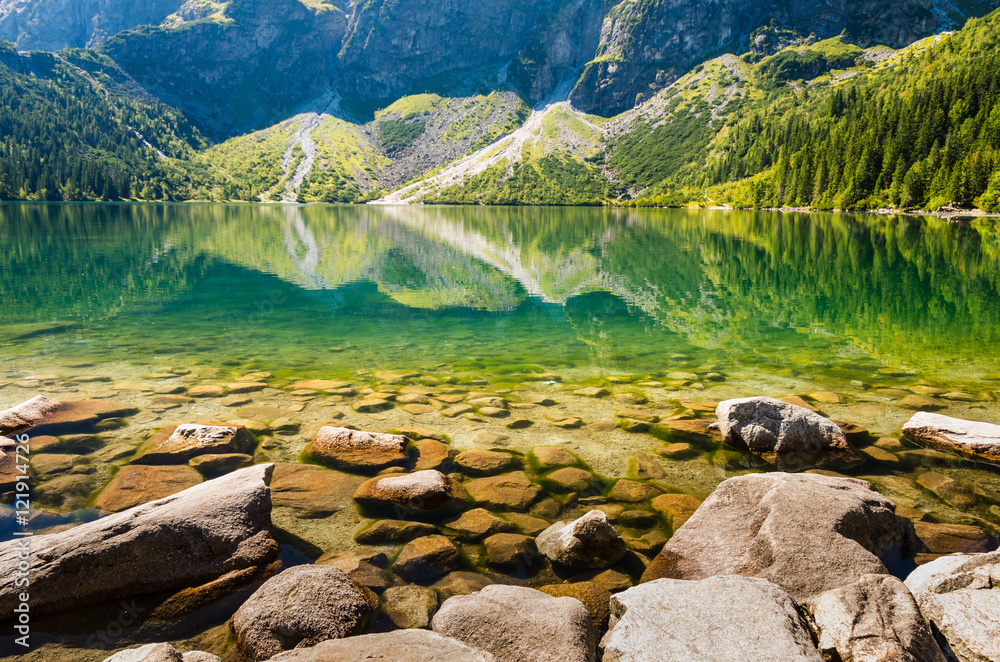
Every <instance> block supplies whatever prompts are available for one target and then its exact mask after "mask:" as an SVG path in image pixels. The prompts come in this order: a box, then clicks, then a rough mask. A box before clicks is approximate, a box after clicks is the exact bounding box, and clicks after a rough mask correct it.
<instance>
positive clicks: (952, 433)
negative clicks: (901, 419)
mask: <svg viewBox="0 0 1000 662" xmlns="http://www.w3.org/2000/svg"><path fill="white" fill-rule="evenodd" d="M903 434H905V435H906V436H907V437H909V438H910V439H912V440H914V441H916V442H917V443H921V444H924V445H927V446H932V447H934V448H937V449H938V450H942V451H945V452H948V453H955V454H956V455H961V456H962V457H966V458H969V459H970V460H975V461H976V462H985V463H987V464H992V465H995V466H1000V425H994V424H992V423H982V422H980V421H966V420H963V419H961V418H951V417H950V416H943V415H941V414H931V413H928V412H923V411H922V412H917V413H916V414H914V415H913V417H912V418H910V420H908V421H907V422H906V423H904V424H903Z"/></svg>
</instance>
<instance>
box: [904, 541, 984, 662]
mask: <svg viewBox="0 0 1000 662" xmlns="http://www.w3.org/2000/svg"><path fill="white" fill-rule="evenodd" d="M906 586H907V588H909V589H910V591H912V592H913V595H914V597H916V599H917V604H919V605H920V611H922V612H923V614H924V616H925V617H926V618H927V619H929V620H930V621H931V623H932V624H933V625H934V628H935V630H937V631H938V632H939V633H940V635H939V637H941V638H943V639H944V640H946V642H947V649H946V650H948V651H949V652H950V654H951V655H952V656H954V658H955V659H957V660H959V662H972V661H975V662H980V661H982V660H1000V550H998V551H996V552H990V553H989V554H970V555H966V554H954V555H952V556H942V557H941V558H938V559H935V560H933V561H931V562H930V563H927V564H925V565H922V566H920V567H919V568H917V569H916V570H914V571H913V572H912V573H910V576H909V577H907V578H906ZM939 641H940V639H939Z"/></svg>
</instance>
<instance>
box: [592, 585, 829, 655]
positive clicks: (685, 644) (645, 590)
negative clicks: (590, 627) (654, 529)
mask: <svg viewBox="0 0 1000 662" xmlns="http://www.w3.org/2000/svg"><path fill="white" fill-rule="evenodd" d="M601 648H603V649H604V661H605V662H677V661H678V660H684V662H744V661H746V660H773V661H774V662H778V661H779V660H780V661H781V662H822V661H823V656H822V655H820V654H819V651H818V650H816V647H815V646H814V645H813V642H812V637H811V636H810V634H809V630H808V629H807V628H806V625H805V623H803V621H802V617H801V616H800V615H799V613H798V609H797V605H796V604H795V602H794V601H793V600H792V599H791V598H790V597H789V596H788V594H787V593H785V592H784V591H783V590H781V588H780V587H778V586H776V585H775V584H772V583H771V582H769V581H766V580H764V579H759V578H756V577H711V578H709V579H704V580H701V581H697V582H688V581H678V580H675V579H659V580H657V581H655V582H650V583H648V584H642V585H640V586H635V587H633V588H630V589H628V590H626V591H623V592H622V593H617V594H615V595H613V596H612V597H611V629H610V630H609V631H608V633H607V634H606V635H605V636H604V639H603V640H602V641H601Z"/></svg>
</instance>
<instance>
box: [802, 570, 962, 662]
mask: <svg viewBox="0 0 1000 662" xmlns="http://www.w3.org/2000/svg"><path fill="white" fill-rule="evenodd" d="M806 607H807V609H808V610H809V612H810V614H811V615H812V618H813V622H814V623H815V624H816V627H817V629H818V630H819V648H820V650H821V651H822V652H823V653H824V654H825V655H827V656H829V657H830V659H836V658H835V657H833V656H834V655H837V656H839V658H840V660H842V661H843V662H866V661H868V660H894V661H898V662H945V658H944V655H943V654H942V653H941V649H940V648H938V645H937V643H935V641H934V636H933V635H932V634H931V631H930V629H929V628H928V627H927V623H926V622H925V621H924V617H923V615H921V613H920V608H919V607H918V606H917V602H916V600H914V599H913V595H912V594H911V593H910V591H909V589H907V588H906V586H905V585H904V584H903V582H901V581H900V580H898V579H896V578H895V577H891V576H888V575H866V576H864V577H862V578H861V579H859V580H858V581H856V582H854V583H852V584H848V585H847V586H842V587H840V588H836V589H833V590H832V591H827V592H826V593H823V594H821V595H819V596H817V597H816V598H815V599H813V600H811V601H809V602H807V603H806Z"/></svg>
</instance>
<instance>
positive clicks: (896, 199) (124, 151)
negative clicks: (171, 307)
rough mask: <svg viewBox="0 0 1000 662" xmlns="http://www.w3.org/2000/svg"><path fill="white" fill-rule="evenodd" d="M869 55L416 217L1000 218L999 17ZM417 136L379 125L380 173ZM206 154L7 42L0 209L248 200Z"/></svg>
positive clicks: (403, 127)
mask: <svg viewBox="0 0 1000 662" xmlns="http://www.w3.org/2000/svg"><path fill="white" fill-rule="evenodd" d="M862 53H863V51H862V50H861V49H860V48H858V47H856V46H852V45H850V44H845V43H842V42H840V41H839V40H836V39H832V40H827V41H825V42H820V43H817V44H815V46H807V47H802V48H787V49H784V50H782V51H780V52H778V53H776V54H774V55H771V56H769V57H764V56H751V55H749V54H748V55H745V56H743V58H742V62H743V65H745V66H744V70H745V71H746V72H747V73H746V74H745V76H744V79H740V80H737V79H736V78H729V74H722V78H720V79H719V80H718V85H719V87H720V89H721V88H723V87H726V86H731V87H732V86H735V87H733V89H739V90H741V93H740V94H738V95H735V96H732V97H730V98H728V99H726V100H725V101H723V100H720V99H719V98H715V99H714V100H712V99H710V98H707V97H706V98H701V97H695V98H690V97H689V98H686V99H682V98H681V96H680V95H677V96H675V97H673V98H670V100H669V102H668V103H667V104H666V106H665V108H664V110H663V111H662V113H663V118H664V119H660V118H657V117H655V116H649V115H646V116H644V118H643V119H642V120H640V121H637V122H636V123H635V124H634V125H632V126H631V128H630V129H629V130H628V131H626V132H625V133H624V134H620V135H617V136H616V137H614V138H611V139H609V140H608V141H607V142H606V144H605V145H604V148H605V153H604V155H603V156H602V155H601V154H600V153H598V155H597V156H596V157H588V158H587V159H586V160H579V159H574V158H569V157H568V156H560V155H559V154H560V152H558V151H557V152H555V153H553V154H550V155H548V156H545V157H544V158H542V159H540V160H535V161H526V162H524V163H513V164H505V165H504V166H502V167H500V166H493V167H491V168H489V169H487V170H486V171H485V172H483V173H481V174H480V175H477V176H475V177H472V178H471V179H469V180H468V181H466V182H464V183H463V184H462V185H453V186H449V187H448V188H446V189H444V190H441V191H438V192H436V193H434V194H433V195H432V197H430V198H428V199H427V200H426V201H427V202H438V203H452V204H526V205H537V204H564V205H565V204H569V205H573V204H627V205H637V206H679V205H683V204H691V203H695V204H723V203H724V204H729V205H733V206H739V207H778V206H789V207H813V208H819V209H874V208H882V207H892V208H903V209H931V210H933V209H938V208H941V207H943V206H948V205H955V206H959V207H978V208H981V209H985V210H989V211H1000V103H998V98H1000V13H998V12H994V13H993V14H991V15H989V16H987V17H985V18H982V19H973V20H972V21H970V22H969V23H968V24H967V25H966V26H965V27H964V28H963V29H962V30H960V31H957V32H955V33H953V34H950V35H943V36H941V37H940V38H938V39H936V40H934V43H930V42H928V43H927V44H922V45H920V46H919V47H914V48H911V49H907V50H906V51H904V52H903V53H902V54H901V55H898V56H894V57H892V58H890V59H889V61H887V62H886V63H884V64H882V65H876V64H875V63H873V62H871V61H868V60H866V59H865V58H864V57H863V55H862ZM700 70H701V68H700V67H699V68H698V69H696V70H695V72H696V73H697V72H698V71H700ZM741 75H743V74H741ZM810 78H814V80H810ZM678 108H680V110H678ZM713 115H714V117H715V119H711V118H712V117H713ZM423 130H424V123H423V122H422V121H416V122H403V121H395V122H389V121H386V122H383V123H382V124H381V125H380V131H381V133H382V135H381V139H382V142H383V143H384V146H385V148H386V149H387V150H389V152H388V153H389V156H390V157H391V156H392V150H393V149H402V148H403V147H404V146H406V145H408V144H409V143H410V142H411V141H412V140H413V139H414V137H415V136H417V135H419V134H420V133H421V132H423ZM208 146H209V145H208V142H207V141H206V140H205V139H204V138H203V137H202V136H201V134H200V133H199V132H198V130H197V129H196V128H195V127H194V126H193V125H192V124H191V123H190V122H189V121H188V120H187V119H186V118H185V117H184V115H182V114H181V113H180V112H179V111H176V110H174V109H171V108H169V107H168V106H166V105H164V104H163V103H161V102H159V101H158V100H156V99H155V98H152V97H150V96H149V95H147V94H145V93H144V92H143V91H142V90H141V88H138V86H137V85H135V84H134V82H132V81H131V79H129V78H128V76H126V75H125V74H124V73H123V72H122V71H121V69H119V68H118V67H117V65H116V64H115V63H114V62H113V61H112V60H110V59H109V58H108V57H106V56H104V55H99V54H95V53H93V52H90V51H85V50H68V51H62V52H60V53H56V54H49V53H32V54H30V56H28V57H24V56H19V55H18V53H17V51H16V50H15V49H14V47H13V46H12V45H11V44H8V43H6V42H0V199H3V200H18V199H20V200H119V199H125V200H128V199H138V200H192V199H207V198H213V197H214V198H220V197H221V199H254V198H255V196H256V193H257V191H255V190H253V189H252V188H248V187H247V186H244V185H242V184H240V183H238V182H237V181H235V180H233V178H232V177H229V176H227V175H225V174H224V173H222V172H219V171H218V169H217V168H213V167H212V166H210V165H209V164H208V163H207V162H206V160H204V159H202V158H199V155H200V153H201V152H202V150H204V149H205V148H207V147H208ZM602 166H603V167H602ZM336 176H337V173H332V174H329V175H328V177H330V178H336ZM361 197H363V196H361V193H359V192H356V191H351V192H349V195H348V194H345V195H344V196H333V197H330V196H327V197H325V198H323V199H329V200H330V201H340V200H345V201H346V200H355V199H359V198H361ZM300 199H301V198H300ZM312 199H319V198H316V197H315V196H314V197H313V198H312Z"/></svg>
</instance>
